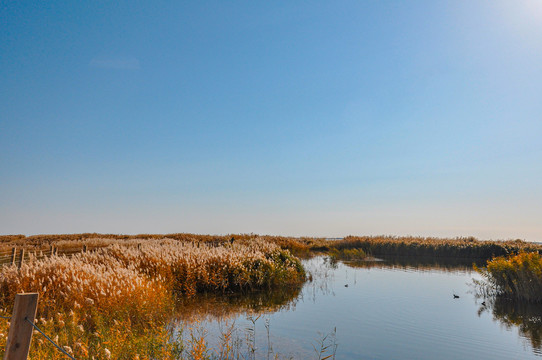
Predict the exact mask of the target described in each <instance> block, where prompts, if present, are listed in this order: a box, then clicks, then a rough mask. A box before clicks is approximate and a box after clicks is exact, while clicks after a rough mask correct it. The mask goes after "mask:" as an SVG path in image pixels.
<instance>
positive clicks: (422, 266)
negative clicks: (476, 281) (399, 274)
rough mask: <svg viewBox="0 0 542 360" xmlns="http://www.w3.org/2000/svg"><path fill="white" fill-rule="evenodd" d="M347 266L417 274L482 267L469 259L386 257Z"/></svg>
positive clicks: (353, 262) (465, 270)
mask: <svg viewBox="0 0 542 360" xmlns="http://www.w3.org/2000/svg"><path fill="white" fill-rule="evenodd" d="M342 263H344V264H345V265H347V266H350V267H353V268H364V269H372V268H376V269H390V270H404V271H419V272H435V271H444V272H460V273H464V272H472V271H474V269H473V264H476V265H477V266H483V263H479V262H473V261H472V260H469V259H438V258H412V257H387V258H371V259H367V260H361V261H343V262H342Z"/></svg>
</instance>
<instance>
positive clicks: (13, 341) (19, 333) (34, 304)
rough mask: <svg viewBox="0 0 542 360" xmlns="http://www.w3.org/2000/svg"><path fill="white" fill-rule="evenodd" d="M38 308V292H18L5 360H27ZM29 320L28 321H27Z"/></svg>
mask: <svg viewBox="0 0 542 360" xmlns="http://www.w3.org/2000/svg"><path fill="white" fill-rule="evenodd" d="M37 308H38V293H28V294H17V295H15V304H14V305H13V314H12V315H11V324H10V326H9V333H8V340H7V342H6V352H5V354H4V360H26V359H27V358H28V351H29V350H30V341H31V340H32V332H33V330H34V328H33V326H32V324H30V323H29V322H28V321H31V322H32V323H33V322H34V319H35V318H36V310H37ZM27 320H28V321H27Z"/></svg>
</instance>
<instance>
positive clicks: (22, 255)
mask: <svg viewBox="0 0 542 360" xmlns="http://www.w3.org/2000/svg"><path fill="white" fill-rule="evenodd" d="M23 260H24V249H21V262H20V263H19V269H20V268H21V266H23Z"/></svg>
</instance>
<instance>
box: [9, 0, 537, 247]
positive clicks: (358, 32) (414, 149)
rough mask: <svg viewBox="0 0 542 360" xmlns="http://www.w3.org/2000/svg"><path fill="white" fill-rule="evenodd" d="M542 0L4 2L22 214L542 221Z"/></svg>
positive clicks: (431, 225)
mask: <svg viewBox="0 0 542 360" xmlns="http://www.w3.org/2000/svg"><path fill="white" fill-rule="evenodd" d="M540 39H542V2H540V1H537V0H532V1H514V2H512V1H411V2H400V1H333V2H331V1H329V2H316V1H314V2H301V1H299V2H295V1H294V2H293V1H285V2H279V1H274V2H249V1H246V2H237V1H236V2H190V3H189V2H161V1H126V2H123V1H118V2H109V1H95V2H70V1H66V2H62V1H51V2H47V3H46V2H39V3H38V2H30V1H28V2H25V1H7V2H3V3H2V5H1V7H0V233H2V234H10V233H22V234H28V235H29V234H38V233H73V232H103V233H142V232H145V233H168V232H195V233H212V234H224V233H248V232H254V233H261V234H283V235H314V236H344V235H348V234H360V235H362V234H395V235H424V236H430V235H433V236H464V235H474V236H477V237H480V238H493V239H507V238H514V239H515V238H521V239H527V240H534V241H542V224H541V223H540V216H541V215H542V187H541V186H540V184H541V183H542V141H540V139H542V117H541V115H542V101H541V94H542V41H541V40H540Z"/></svg>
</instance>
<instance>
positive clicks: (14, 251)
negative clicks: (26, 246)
mask: <svg viewBox="0 0 542 360" xmlns="http://www.w3.org/2000/svg"><path fill="white" fill-rule="evenodd" d="M16 258H17V248H15V247H14V248H13V249H11V265H15V259H16Z"/></svg>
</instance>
